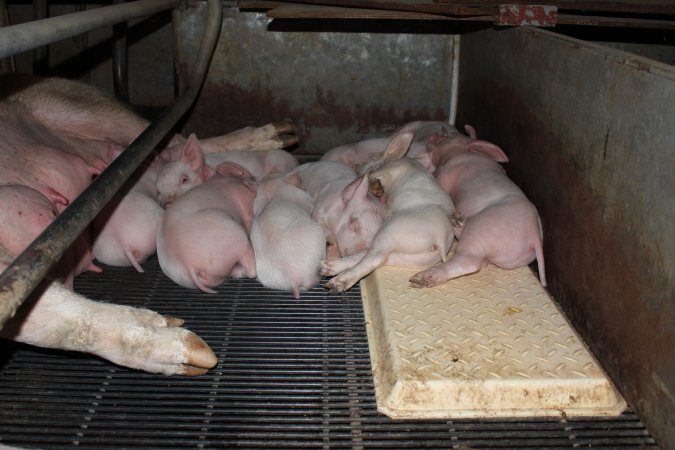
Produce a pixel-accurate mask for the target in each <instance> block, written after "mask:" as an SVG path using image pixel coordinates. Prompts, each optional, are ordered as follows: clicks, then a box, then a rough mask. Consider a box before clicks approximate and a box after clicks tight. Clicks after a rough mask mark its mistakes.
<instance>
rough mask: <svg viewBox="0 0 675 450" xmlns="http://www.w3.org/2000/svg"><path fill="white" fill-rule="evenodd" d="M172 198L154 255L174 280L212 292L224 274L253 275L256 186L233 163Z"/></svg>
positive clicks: (243, 171) (159, 231)
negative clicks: (253, 222) (251, 232)
mask: <svg viewBox="0 0 675 450" xmlns="http://www.w3.org/2000/svg"><path fill="white" fill-rule="evenodd" d="M217 171H218V173H216V174H215V175H213V176H212V177H211V178H209V179H208V180H207V181H206V182H204V183H203V184H201V185H199V186H197V187H196V188H194V189H191V190H190V191H189V192H187V193H186V194H185V195H182V196H180V197H178V198H177V199H176V201H175V202H173V203H172V204H171V206H170V207H169V208H168V209H167V210H166V211H165V213H164V217H163V219H162V222H161V223H160V226H159V230H158V232H157V256H158V259H159V264H160V266H161V268H162V270H163V271H164V273H165V274H166V275H167V276H168V277H169V278H171V279H172V280H173V281H174V282H176V283H177V284H179V285H181V286H184V287H187V288H193V289H194V288H197V289H201V290H202V291H204V292H208V293H215V291H214V290H213V288H214V287H216V286H218V285H220V284H221V283H223V282H224V281H225V279H227V278H228V277H234V278H240V277H249V278H253V277H255V275H256V272H255V257H254V254H253V248H252V247H251V243H250V242H249V239H248V234H247V232H248V230H249V229H250V226H251V222H252V220H253V200H254V199H255V187H254V186H253V184H252V182H251V180H250V174H248V172H246V170H245V169H243V168H241V167H240V166H238V165H236V164H233V163H225V164H222V165H220V166H218V168H217Z"/></svg>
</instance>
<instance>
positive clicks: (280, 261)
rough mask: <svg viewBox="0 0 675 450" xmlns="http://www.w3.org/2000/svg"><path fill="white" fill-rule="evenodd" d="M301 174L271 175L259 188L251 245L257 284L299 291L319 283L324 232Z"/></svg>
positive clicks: (324, 253)
mask: <svg viewBox="0 0 675 450" xmlns="http://www.w3.org/2000/svg"><path fill="white" fill-rule="evenodd" d="M299 184H300V178H299V176H298V175H286V176H284V175H280V174H279V175H276V176H275V175H271V176H269V177H267V178H265V179H264V180H263V181H262V182H261V183H260V184H259V185H258V194H257V196H256V199H255V202H254V203H253V209H254V211H255V217H254V219H253V225H252V227H251V244H252V245H253V250H254V252H255V260H256V272H257V276H258V281H260V283H261V284H262V285H263V286H266V287H268V288H271V289H279V290H283V291H290V292H292V293H293V296H294V297H295V298H300V292H301V291H305V290H307V289H311V288H312V287H314V286H316V285H317V284H318V283H319V279H320V278H321V276H320V274H319V265H320V263H321V260H322V259H323V258H324V257H325V255H326V237H325V236H324V232H323V229H322V228H321V226H320V225H319V224H318V223H317V222H315V221H314V220H313V219H312V217H311V212H312V207H313V203H314V202H313V200H312V197H311V196H310V195H309V194H308V193H307V192H305V191H303V190H302V189H300V188H299V187H297V186H298V185H299Z"/></svg>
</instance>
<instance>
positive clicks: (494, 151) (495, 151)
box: [469, 140, 509, 163]
mask: <svg viewBox="0 0 675 450" xmlns="http://www.w3.org/2000/svg"><path fill="white" fill-rule="evenodd" d="M469 150H471V151H472V152H476V153H482V154H484V155H487V156H489V157H490V158H492V159H494V160H495V161H497V162H502V163H505V162H509V158H508V156H506V153H504V150H502V149H501V148H499V146H498V145H495V144H493V143H492V142H488V141H481V140H478V141H473V142H471V143H470V144H469Z"/></svg>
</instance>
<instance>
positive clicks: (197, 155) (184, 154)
mask: <svg viewBox="0 0 675 450" xmlns="http://www.w3.org/2000/svg"><path fill="white" fill-rule="evenodd" d="M180 160H181V162H182V163H184V164H186V165H188V166H189V167H190V168H191V169H192V170H194V171H195V172H199V171H201V169H202V166H203V165H204V152H203V151H202V147H201V145H199V140H197V136H196V135H195V134H194V133H193V134H191V135H190V137H188V140H187V141H186V142H185V144H183V148H182V149H181V152H180Z"/></svg>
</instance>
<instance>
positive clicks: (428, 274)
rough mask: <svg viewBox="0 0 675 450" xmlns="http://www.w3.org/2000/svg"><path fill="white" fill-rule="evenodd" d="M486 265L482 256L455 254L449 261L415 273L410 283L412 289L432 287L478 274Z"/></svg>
mask: <svg viewBox="0 0 675 450" xmlns="http://www.w3.org/2000/svg"><path fill="white" fill-rule="evenodd" d="M486 264H487V261H486V260H485V258H484V257H483V256H480V255H471V254H459V253H457V254H455V256H454V257H453V258H452V259H451V260H450V261H447V262H445V263H442V264H438V265H436V266H433V267H429V268H428V269H426V270H423V271H421V272H419V273H416V274H415V275H413V276H412V277H411V278H410V283H412V286H413V287H434V286H438V285H439V284H442V283H445V282H446V281H448V280H451V279H453V278H458V277H461V276H463V275H468V274H470V273H474V272H478V271H479V270H480V269H482V268H483V267H484V266H485V265H486Z"/></svg>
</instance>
